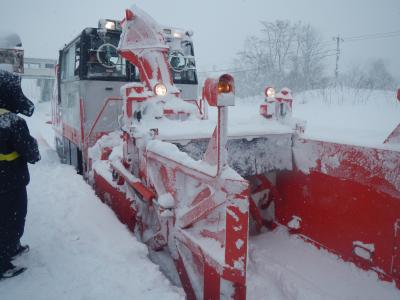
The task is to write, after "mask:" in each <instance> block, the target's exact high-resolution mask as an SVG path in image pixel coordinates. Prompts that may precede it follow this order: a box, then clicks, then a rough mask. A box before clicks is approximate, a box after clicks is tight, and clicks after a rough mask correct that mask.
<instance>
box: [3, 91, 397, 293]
mask: <svg viewBox="0 0 400 300" xmlns="http://www.w3.org/2000/svg"><path fill="white" fill-rule="evenodd" d="M320 93H321V92H314V94H310V95H307V94H306V95H299V98H298V99H299V100H301V101H298V102H297V104H296V106H295V113H296V114H297V116H298V117H306V118H307V121H308V126H309V127H308V129H307V131H306V134H307V135H310V136H315V137H318V136H319V137H325V138H331V139H335V140H340V141H346V139H349V138H351V139H352V140H353V142H357V143H360V144H363V143H364V144H366V143H370V144H371V143H372V144H379V141H381V140H382V138H383V139H384V138H386V135H387V134H389V133H390V131H391V130H392V129H393V128H394V126H395V124H394V123H396V122H400V104H397V103H396V102H395V100H394V93H393V98H391V97H390V96H389V94H388V93H383V92H376V97H375V96H374V97H373V99H372V100H371V98H368V99H367V100H366V101H362V99H361V98H360V99H359V100H357V101H356V100H354V101H355V102H354V103H349V101H348V100H346V101H345V100H343V103H342V102H341V101H338V102H335V101H333V100H332V101H331V102H330V103H329V102H326V99H325V98H323V97H320V96H318V95H319V94H320ZM344 94H345V93H344ZM335 95H336V96H335V97H338V98H337V99H339V100H340V99H342V98H343V97H340V94H339V93H335ZM382 95H386V96H385V97H386V98H384V99H385V100H380V99H381V97H382ZM301 97H303V98H301ZM346 97H347V98H346V99H351V98H352V97H351V96H349V95H348V93H347V96H346ZM330 99H332V97H331V98H330ZM343 99H344V98H343ZM257 101H259V100H257ZM257 101H256V100H255V99H246V100H242V101H238V105H237V107H235V108H233V109H232V110H231V115H230V117H231V118H233V119H234V118H239V117H241V116H243V115H245V114H244V112H245V113H250V112H255V113H258V105H259V103H260V102H257ZM376 101H378V102H376ZM40 106H41V107H39V111H38V112H37V113H36V115H35V117H33V118H32V119H30V120H29V125H30V128H31V130H32V133H33V134H34V135H35V136H37V137H38V138H39V142H40V148H41V153H42V156H43V158H42V161H41V162H40V163H38V164H37V165H34V166H32V167H31V168H30V170H31V175H32V181H31V184H30V185H29V188H28V193H29V199H30V201H29V210H28V219H27V226H26V233H25V235H24V238H23V241H24V242H26V243H29V244H30V245H31V252H30V253H29V254H28V255H25V256H24V257H21V258H19V259H18V260H17V261H16V263H17V264H20V265H25V266H27V267H28V270H27V271H26V272H25V273H24V274H22V275H21V276H19V277H16V278H13V279H11V280H7V281H3V282H1V283H0V299H1V300H19V299H21V300H22V299H24V300H25V299H32V300H42V299H157V298H160V299H183V298H184V296H183V292H182V289H179V288H176V287H173V286H172V285H171V284H170V283H169V282H168V280H167V279H166V278H165V277H164V276H163V274H162V273H161V272H160V271H159V269H158V267H157V266H156V265H154V264H153V263H152V262H151V261H150V260H149V259H148V258H147V249H146V247H145V246H144V245H143V244H140V243H139V242H137V241H136V240H135V238H134V237H133V236H132V235H131V234H130V233H129V232H128V230H127V229H126V228H125V227H124V226H123V225H121V224H120V223H119V221H118V220H117V218H116V217H115V216H114V214H113V213H112V212H111V210H110V209H109V208H108V207H106V206H105V205H103V204H102V203H101V202H100V201H99V200H98V198H97V197H96V196H95V195H94V193H93V191H92V190H91V188H90V187H89V186H88V185H87V184H86V183H85V182H84V181H83V180H82V178H81V177H80V176H78V175H76V174H75V172H74V170H73V169H72V167H69V166H65V165H61V164H60V163H59V162H58V160H57V157H56V154H55V152H54V150H52V148H51V147H50V146H51V143H52V141H51V136H52V133H51V129H50V126H49V125H47V124H45V120H46V119H49V115H47V116H46V115H44V114H43V113H41V112H43V111H44V110H45V109H46V104H44V105H40ZM338 116H340V117H338ZM383 116H384V118H383ZM355 119H358V121H357V122H358V124H359V125H358V126H357V124H356V121H354V120H355ZM338 120H341V121H338ZM349 122H351V123H349ZM346 123H348V124H349V128H348V130H347V129H346ZM392 123H393V124H392ZM352 124H354V126H353V125H352ZM360 124H361V125H360ZM390 127H393V128H390ZM324 128H325V129H324ZM341 128H343V129H344V131H341V130H340V129H341ZM373 129H374V130H373ZM351 130H353V133H355V134H356V135H355V136H356V137H354V134H349V133H350V132H349V131H351ZM388 131H389V132H388ZM366 132H370V133H372V137H371V136H370V137H369V138H365V139H364V138H363V137H364V135H363V133H364V134H365V133H366ZM365 136H366V135H365ZM49 144H50V146H49ZM248 298H249V299H277V300H280V299H282V300H284V299H299V300H300V299H301V300H302V299H304V300H306V299H307V300H308V299H400V292H399V290H397V289H396V288H395V287H394V285H393V284H391V283H385V282H381V281H379V280H378V279H377V277H376V275H375V274H374V273H373V272H364V271H361V270H359V269H357V268H356V267H355V266H354V265H352V264H349V263H345V262H343V261H340V260H338V259H337V258H336V256H334V255H332V254H329V253H327V252H325V251H321V250H317V249H316V248H314V247H313V246H311V245H309V244H306V243H304V242H303V241H302V240H301V239H299V238H297V237H295V236H289V235H288V234H287V233H286V231H285V230H284V229H282V228H278V229H277V230H275V231H274V232H265V233H263V234H261V235H259V236H257V237H252V238H251V239H250V249H249V268H248Z"/></svg>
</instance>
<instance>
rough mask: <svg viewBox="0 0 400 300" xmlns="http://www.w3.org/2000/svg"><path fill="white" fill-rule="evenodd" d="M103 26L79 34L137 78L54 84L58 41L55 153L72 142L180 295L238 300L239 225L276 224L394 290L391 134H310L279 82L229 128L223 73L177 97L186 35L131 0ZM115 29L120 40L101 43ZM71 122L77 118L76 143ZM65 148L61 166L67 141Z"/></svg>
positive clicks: (399, 226)
mask: <svg viewBox="0 0 400 300" xmlns="http://www.w3.org/2000/svg"><path fill="white" fill-rule="evenodd" d="M108 22H111V21H108ZM111 23H112V22H111ZM103 24H104V26H100V27H101V28H103V29H101V28H100V29H90V30H85V31H84V32H85V33H93V34H94V36H93V37H92V38H91V40H92V41H93V40H94V41H96V40H98V41H99V46H102V45H104V44H108V45H106V46H102V47H103V48H101V49H100V50H98V51H96V55H95V56H96V58H97V60H98V61H102V60H103V57H102V55H103V53H104V55H105V56H107V57H109V58H110V59H111V58H113V57H114V65H116V62H118V61H119V62H120V63H121V64H122V65H124V66H125V68H131V73H129V72H128V71H126V73H125V74H131V75H132V74H134V76H130V77H129V76H128V77H124V80H121V81H118V76H120V75H118V76H117V75H112V74H115V73H114V72H116V70H118V67H117V66H115V68H114V67H113V68H110V69H111V70H108V69H102V71H97V73H96V74H97V75H96V76H94V77H92V78H88V77H85V76H83V77H81V79H79V80H76V81H77V82H75V83H72V81H71V82H68V80H64V81H63V80H62V76H61V74H63V73H62V72H63V71H62V70H63V68H64V70H65V72H68V68H67V67H66V65H65V64H63V61H64V62H68V61H69V60H68V49H70V48H68V47H71V46H72V44H73V43H72V44H69V45H67V47H66V48H64V49H63V50H62V52H61V55H60V66H59V76H60V79H61V80H60V84H59V85H58V86H59V91H61V93H60V94H59V98H56V102H55V103H54V104H56V105H55V107H54V109H53V113H55V114H54V116H55V117H56V120H58V123H54V124H55V126H56V127H57V126H58V127H57V129H58V130H59V131H58V132H59V137H58V138H59V139H63V140H64V141H63V142H62V144H63V147H61V149H65V145H66V144H68V145H71V144H73V145H74V146H73V147H76V149H78V150H79V151H80V152H81V158H80V159H81V163H80V164H79V163H78V166H79V165H82V166H83V167H82V169H81V170H82V172H83V173H84V175H85V176H86V177H87V178H88V179H89V182H91V183H92V184H93V186H94V188H95V190H96V193H97V194H98V195H99V196H100V198H101V199H102V200H103V201H104V202H106V203H107V204H109V205H110V206H111V207H112V208H113V210H114V211H115V212H116V214H117V215H118V217H119V218H120V220H121V221H122V222H123V223H125V224H127V226H128V227H129V228H130V229H131V230H133V231H135V232H136V234H137V235H138V236H139V238H141V239H142V240H143V242H145V243H146V244H147V245H148V246H149V247H150V248H151V249H153V250H157V251H162V250H163V251H166V252H168V253H169V254H170V256H171V258H172V260H173V261H174V263H175V268H176V270H177V271H178V274H179V276H180V280H181V283H182V286H183V287H184V289H185V291H186V293H187V296H188V298H189V299H195V298H197V299H202V298H203V299H219V298H235V299H245V298H246V265H247V244H248V231H249V227H250V229H251V230H253V229H255V230H259V229H261V227H262V226H267V227H269V228H271V227H274V226H276V224H281V225H284V226H287V227H288V228H289V229H290V231H291V232H293V233H297V234H300V235H301V236H302V237H304V239H306V240H308V241H310V242H312V243H314V244H315V245H317V246H321V247H324V248H327V249H328V250H330V251H332V252H334V253H336V254H338V255H339V256H340V257H342V258H343V259H345V260H349V261H353V262H355V263H356V264H357V265H359V266H361V267H363V268H365V269H370V270H374V271H376V272H377V273H378V275H379V276H380V277H381V278H383V279H386V280H395V281H396V282H397V283H398V284H399V281H400V278H399V276H400V274H399V270H400V269H399V268H400V256H399V250H398V249H399V247H400V244H399V243H400V240H399V237H400V235H399V233H400V223H399V222H400V201H399V200H400V166H399V161H400V149H399V144H398V142H396V141H394V140H391V143H387V145H385V146H382V147H381V148H371V147H360V146H356V145H345V144H339V143H331V142H327V141H316V140H311V139H307V138H306V137H305V136H304V135H302V132H303V131H304V123H302V122H299V121H298V120H295V119H293V118H292V117H291V104H292V102H293V101H294V100H293V97H292V96H291V93H290V91H289V90H288V89H282V91H281V92H280V93H278V94H276V95H274V94H273V93H272V94H271V93H268V92H267V91H266V96H267V97H268V98H267V103H266V105H267V107H266V108H265V107H264V108H260V110H261V114H262V115H263V116H254V119H253V124H243V123H241V124H232V122H229V120H228V106H231V105H233V104H234V92H235V86H234V80H233V78H232V77H231V76H230V75H227V74H226V75H223V76H221V77H219V78H217V79H208V80H207V81H206V82H205V85H204V87H203V97H202V101H197V97H194V98H193V99H189V98H187V97H183V98H184V99H182V95H185V90H187V89H185V88H187V87H185V86H181V87H177V84H176V82H179V80H180V79H181V78H184V77H185V76H186V75H185V74H184V73H182V74H181V72H183V71H188V72H189V73H190V72H192V75H194V76H195V65H194V57H193V55H190V53H191V54H193V46H192V44H191V46H190V48H191V50H190V49H189V50H190V51H189V50H187V51H186V52H185V51H184V50H182V48H181V49H179V47H184V45H185V44H187V41H190V34H189V33H186V32H185V31H179V32H174V29H168V28H167V29H165V28H161V27H159V26H158V25H157V23H156V22H155V21H154V20H153V19H152V18H151V17H150V16H148V15H147V14H146V13H144V12H142V11H141V10H139V9H138V8H137V7H134V8H133V9H131V10H126V15H125V19H124V20H123V21H122V22H121V23H120V25H117V23H114V26H113V25H112V24H110V23H107V21H105V22H103ZM106 24H110V25H106ZM107 26H109V28H111V31H110V29H108V30H105V29H104V28H107ZM118 26H121V30H122V33H121V32H118V34H116V35H115V36H117V35H118V36H119V38H118V40H119V42H116V40H117V39H115V40H113V41H112V42H111V38H110V39H108V38H105V37H106V36H107V33H110V34H111V33H113V32H114V31H113V28H114V29H115V28H117V27H118ZM181 37H185V40H186V42H185V40H181V39H180V38H181ZM76 41H78V40H76ZM80 41H82V37H81V38H80ZM117 43H118V47H116V45H117ZM109 44H111V45H113V47H111V46H109ZM185 47H186V46H185ZM77 48H79V49H80V50H79V51H80V52H79V54H81V55H82V56H79V58H80V59H79V60H78V61H79V64H78V65H79V66H83V65H85V58H84V56H83V55H84V53H85V52H84V51H83V50H84V49H85V48H82V46H80V47H75V50H74V51H72V52H73V53H75V57H74V59H72V60H71V61H74V63H75V65H76V62H77V59H76V53H77V52H76V49H77ZM91 49H92V50H96V49H98V48H95V47H91V48H89V50H91ZM111 50H112V51H111ZM175 51H177V52H180V53H177V52H175ZM107 53H111V54H112V55H110V54H107ZM118 53H119V54H120V56H122V58H121V57H120V56H117V55H116V54H118ZM181 54H183V57H182V55H181ZM64 57H65V58H64ZM81 57H82V59H81ZM63 58H64V60H63ZM104 59H105V58H104ZM71 65H72V62H71ZM86 65H87V64H86ZM105 65H109V66H112V64H110V63H105ZM88 68H89V66H88ZM103 68H106V66H103ZM114 69H115V70H114ZM60 70H61V71H60ZM78 70H80V69H78ZM84 70H85V69H84ZM104 70H108V71H104ZM121 70H123V68H122V69H121ZM132 70H134V72H133V71H132ZM69 72H71V70H69ZM77 72H78V74H79V76H81V73H79V72H83V73H82V74H86V73H84V71H77ZM132 72H133V73H132ZM193 72H194V74H193ZM107 74H108V75H110V76H109V77H104V76H106V75H107ZM138 74H139V76H138ZM76 76H78V75H76ZM97 76H99V77H100V78H101V79H102V80H97ZM188 76H191V75H188ZM139 77H140V80H139ZM105 78H107V79H105ZM192 78H195V77H192ZM96 80H97V81H96ZM181 82H182V81H181ZM194 82H195V84H197V79H196V81H192V83H194ZM112 84H115V86H112ZM63 85H64V86H63ZM68 85H69V86H68ZM74 85H75V86H74ZM91 85H94V86H93V87H92V86H91ZM109 87H112V89H107V88H109ZM63 89H64V91H63ZM77 90H78V91H80V93H81V94H79V93H76V91H77ZM119 90H120V92H121V98H120V97H119V95H117V93H118V92H119ZM189 90H191V89H189ZM107 91H108V93H107ZM74 93H75V94H74ZM107 97H108V98H107ZM183 100H189V101H190V102H193V103H194V104H195V105H192V104H191V103H188V101H183ZM204 100H205V101H207V102H208V103H209V105H210V106H215V107H216V108H217V109H218V124H217V126H216V127H215V125H216V124H215V123H214V122H212V121H210V120H206V119H205V116H204V114H202V112H203V108H204ZM57 101H59V102H60V103H61V104H60V105H59V106H57V104H58V102H57ZM74 107H75V110H74V109H73V108H74ZM272 107H273V108H272ZM91 108H92V109H91ZM270 111H272V113H270ZM263 112H265V113H263ZM53 122H54V120H53ZM74 122H75V123H74ZM68 124H76V125H74V126H75V128H77V129H75V136H76V137H78V139H77V140H76V139H75V137H74V134H72V135H68V126H69V125H68ZM79 128H81V130H79ZM118 128H119V129H118ZM65 140H67V142H65ZM59 143H60V140H59ZM69 147H70V146H69ZM64 153H67V155H66V156H69V162H72V159H71V158H72V157H73V155H74V154H73V153H74V152H73V151H71V147H70V148H69V151H67V152H64ZM64 153H63V152H62V151H61V154H64ZM78 153H79V152H78ZM75 156H76V157H79V156H78V155H76V154H75ZM62 157H63V158H64V159H65V156H62ZM75 160H76V158H75ZM67 161H68V159H67ZM249 215H251V217H252V221H251V222H250V226H249V222H248V220H249ZM253 227H255V228H253Z"/></svg>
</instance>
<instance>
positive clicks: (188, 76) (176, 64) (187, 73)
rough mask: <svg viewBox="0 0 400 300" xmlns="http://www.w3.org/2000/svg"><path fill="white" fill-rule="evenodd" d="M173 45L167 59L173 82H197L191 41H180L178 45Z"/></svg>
mask: <svg viewBox="0 0 400 300" xmlns="http://www.w3.org/2000/svg"><path fill="white" fill-rule="evenodd" d="M173 46H175V47H171V49H170V52H169V58H168V60H169V63H170V65H171V71H172V77H173V80H174V83H182V84H197V76H196V64H195V60H194V53H193V46H192V43H191V42H190V41H181V43H180V45H179V46H180V47H176V44H175V45H173Z"/></svg>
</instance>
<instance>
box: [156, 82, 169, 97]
mask: <svg viewBox="0 0 400 300" xmlns="http://www.w3.org/2000/svg"><path fill="white" fill-rule="evenodd" d="M154 93H155V94H156V95H157V96H165V95H166V94H167V87H166V86H165V85H164V84H162V83H157V84H156V85H155V87H154Z"/></svg>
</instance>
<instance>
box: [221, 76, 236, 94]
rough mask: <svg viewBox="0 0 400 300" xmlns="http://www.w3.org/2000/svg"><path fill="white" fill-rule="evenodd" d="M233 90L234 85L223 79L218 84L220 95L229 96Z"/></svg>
mask: <svg viewBox="0 0 400 300" xmlns="http://www.w3.org/2000/svg"><path fill="white" fill-rule="evenodd" d="M232 90H233V89H232V85H231V84H230V83H229V82H228V81H226V80H224V79H221V80H220V81H219V82H218V93H219V94H228V93H230V92H232Z"/></svg>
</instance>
